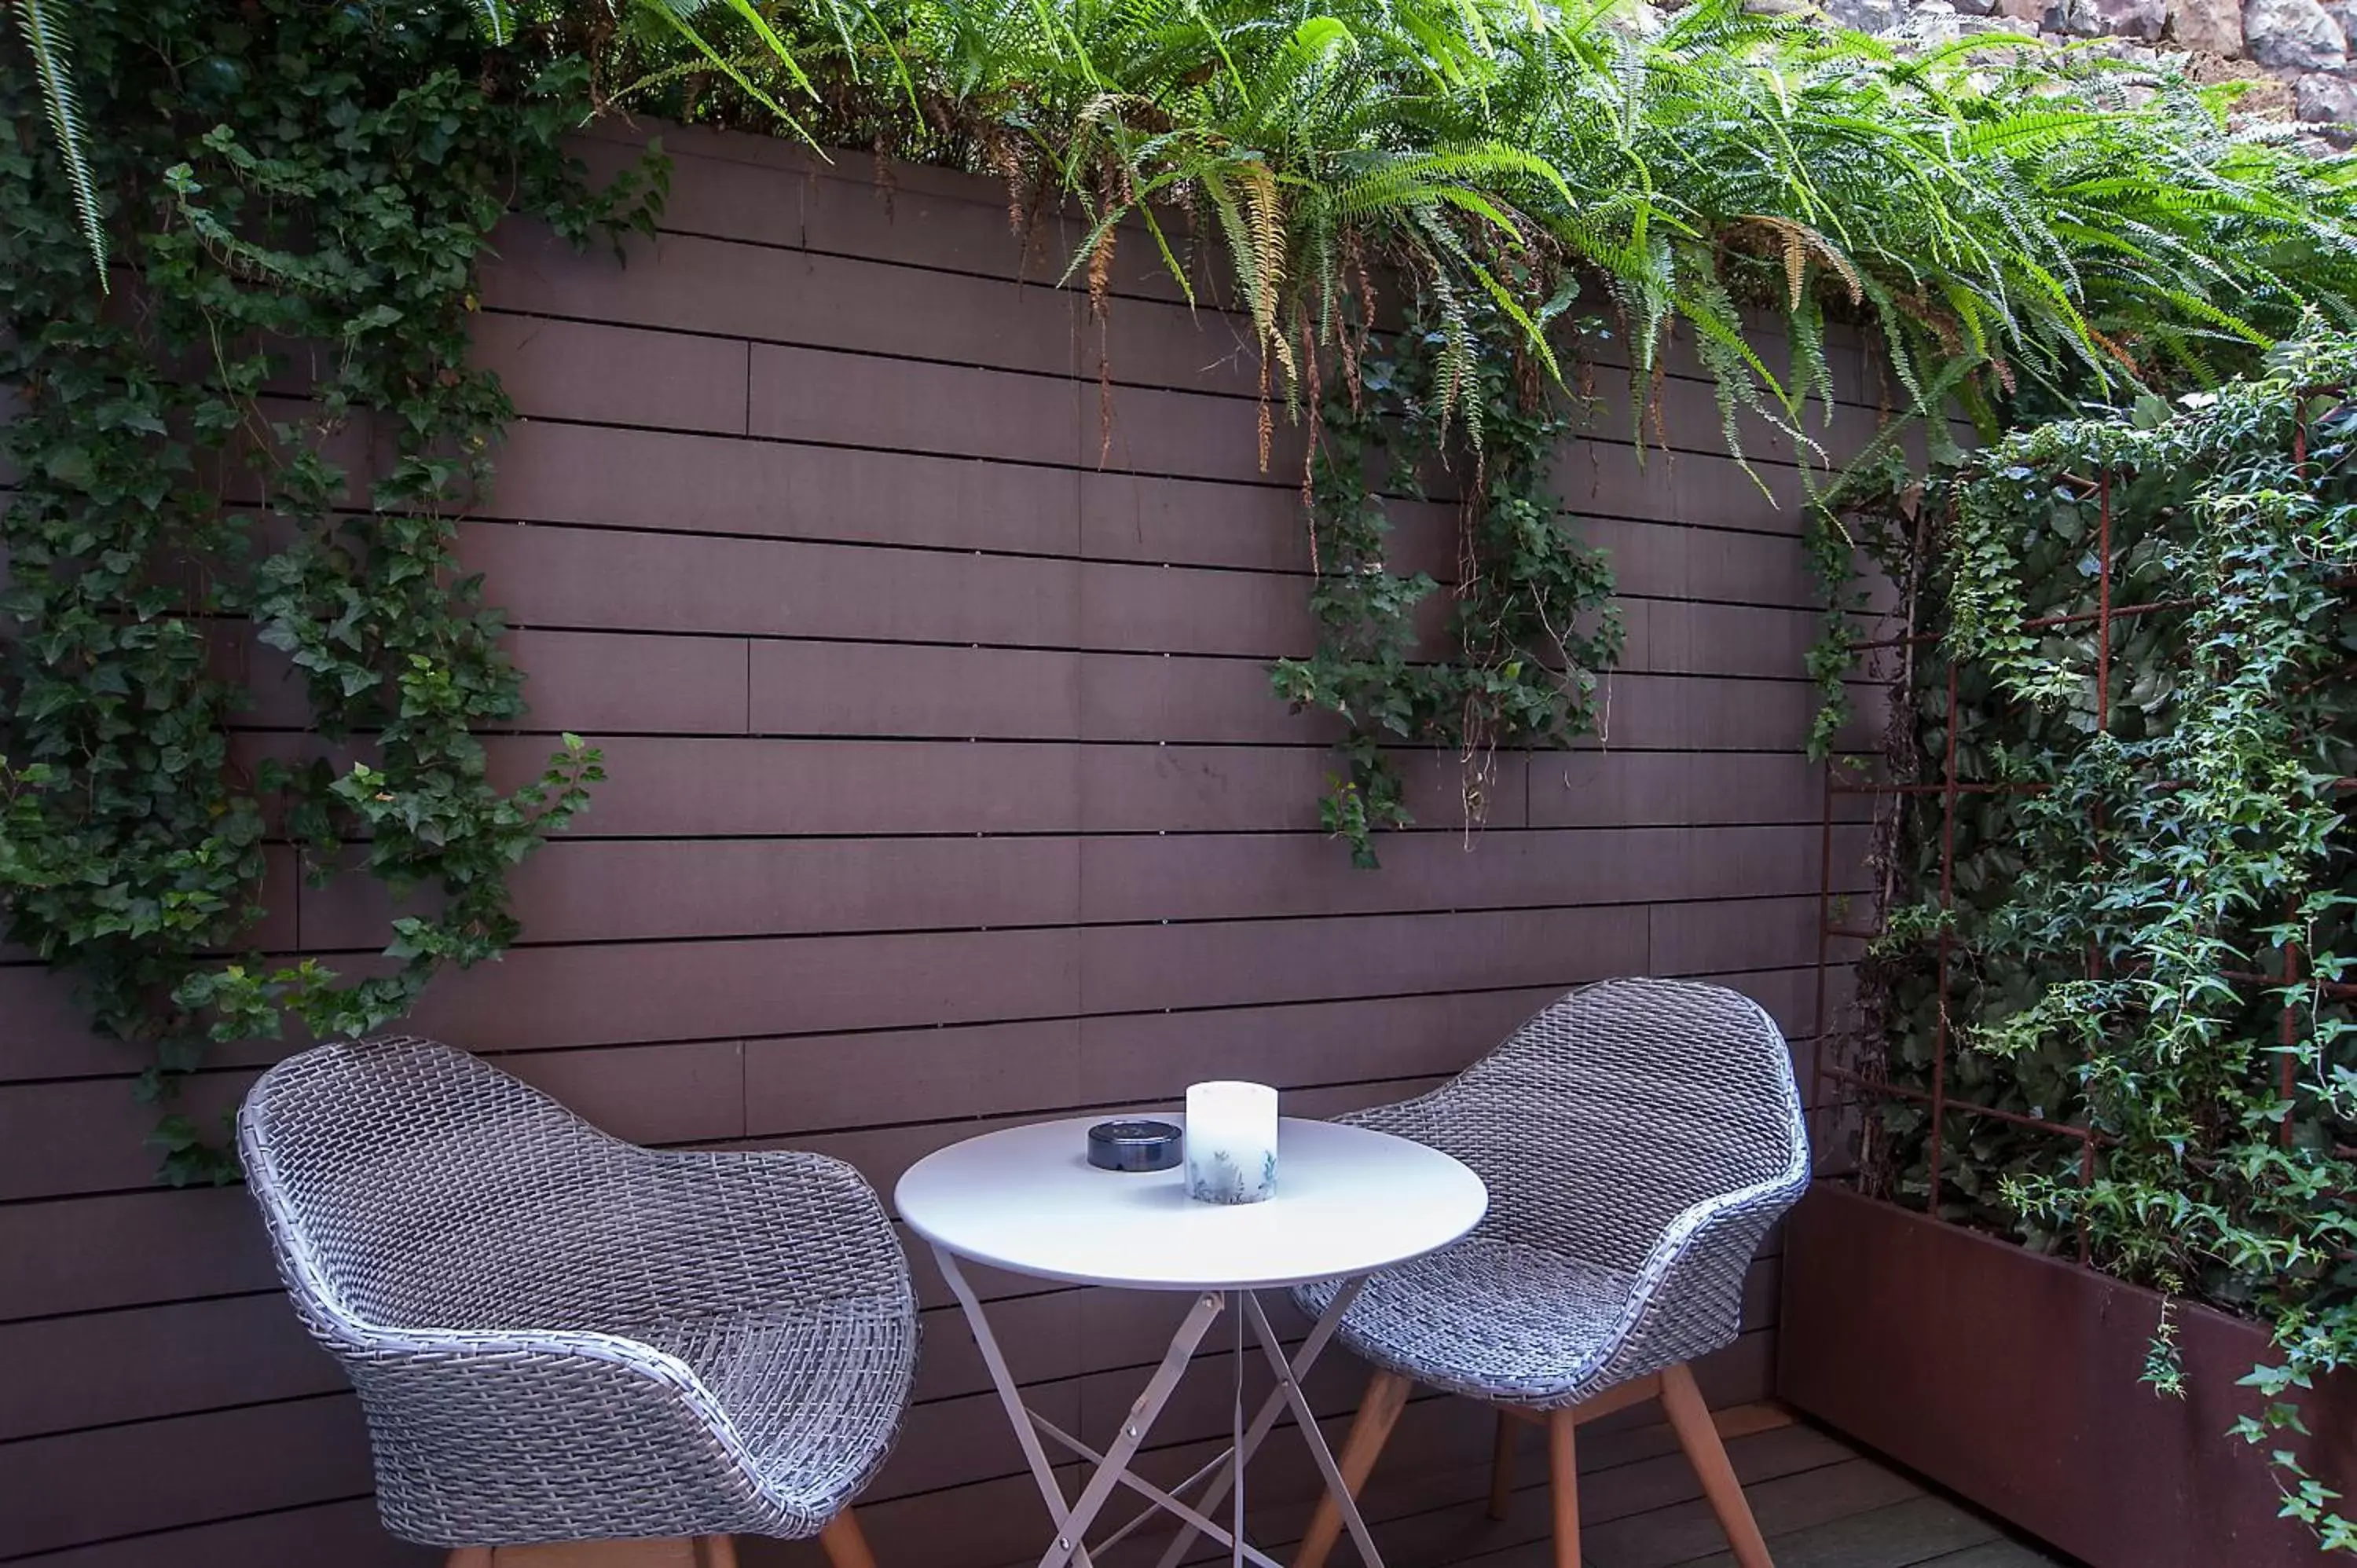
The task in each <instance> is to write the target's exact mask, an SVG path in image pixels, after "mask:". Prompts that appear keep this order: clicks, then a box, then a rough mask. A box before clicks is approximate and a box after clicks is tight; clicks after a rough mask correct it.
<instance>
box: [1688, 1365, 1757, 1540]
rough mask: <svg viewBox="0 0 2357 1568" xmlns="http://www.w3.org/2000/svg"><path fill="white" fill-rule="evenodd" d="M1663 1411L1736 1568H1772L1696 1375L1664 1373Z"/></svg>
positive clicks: (1691, 1373)
mask: <svg viewBox="0 0 2357 1568" xmlns="http://www.w3.org/2000/svg"><path fill="white" fill-rule="evenodd" d="M1662 1408H1663V1410H1665V1411H1667V1412H1669V1417H1670V1425H1671V1426H1672V1427H1674V1428H1675V1429H1676V1431H1677V1434H1678V1444H1679V1446H1681V1447H1683V1448H1684V1450H1685V1451H1686V1458H1687V1459H1688V1460H1689V1461H1691V1462H1692V1463H1693V1465H1694V1467H1695V1474H1696V1475H1698V1476H1700V1477H1702V1490H1703V1496H1705V1497H1706V1498H1709V1499H1710V1511H1711V1512H1713V1513H1715V1514H1717V1516H1718V1527H1719V1528H1720V1529H1721V1530H1725V1531H1727V1545H1728V1546H1729V1547H1730V1548H1732V1549H1733V1550H1734V1552H1735V1561H1736V1563H1738V1565H1739V1568H1774V1564H1773V1563H1770V1561H1769V1557H1768V1543H1767V1542H1766V1541H1763V1540H1761V1539H1760V1521H1759V1520H1755V1519H1753V1518H1752V1517H1751V1505H1750V1504H1749V1502H1747V1501H1745V1500H1744V1497H1743V1486H1742V1483H1741V1482H1739V1481H1738V1480H1737V1479H1736V1478H1735V1466H1732V1465H1730V1464H1728V1463H1727V1445H1726V1444H1724V1443H1721V1442H1720V1441H1719V1438H1718V1428H1717V1426H1715V1425H1713V1424H1712V1423H1711V1419H1710V1407H1709V1406H1708V1405H1706V1404H1705V1403H1703V1402H1702V1391H1701V1390H1699V1389H1697V1388H1695V1380H1694V1373H1693V1372H1691V1371H1689V1370H1688V1369H1686V1368H1685V1367H1684V1366H1683V1365H1680V1366H1675V1367H1671V1368H1668V1369H1665V1370H1663V1373H1662Z"/></svg>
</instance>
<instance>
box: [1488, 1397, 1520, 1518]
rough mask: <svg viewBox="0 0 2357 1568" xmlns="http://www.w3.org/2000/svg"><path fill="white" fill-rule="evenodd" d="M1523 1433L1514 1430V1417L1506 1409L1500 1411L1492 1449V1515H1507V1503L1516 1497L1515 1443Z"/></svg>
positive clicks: (1495, 1516) (1499, 1516)
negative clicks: (1496, 1435) (1495, 1439)
mask: <svg viewBox="0 0 2357 1568" xmlns="http://www.w3.org/2000/svg"><path fill="white" fill-rule="evenodd" d="M1520 1436H1521V1434H1519V1433H1517V1432H1516V1431H1515V1430H1514V1419H1513V1417H1512V1416H1510V1415H1508V1414H1507V1413H1506V1412H1504V1411H1502V1410H1501V1411H1500V1412H1498V1437H1497V1442H1496V1444H1495V1445H1494V1446H1493V1447H1491V1450H1490V1517H1491V1519H1503V1518H1505V1517H1506V1508H1507V1505H1508V1504H1509V1503H1511V1502H1512V1501H1513V1498H1514V1443H1515V1440H1516V1439H1517V1438H1518V1437H1520Z"/></svg>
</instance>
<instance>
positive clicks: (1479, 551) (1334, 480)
mask: <svg viewBox="0 0 2357 1568" xmlns="http://www.w3.org/2000/svg"><path fill="white" fill-rule="evenodd" d="M1472 320H1473V322H1474V324H1475V326H1476V328H1477V341H1478V342H1480V343H1482V344H1485V345H1486V344H1488V343H1490V342H1491V341H1494V340H1495V339H1494V338H1492V337H1490V336H1483V335H1480V329H1483V328H1486V329H1488V331H1489V332H1490V333H1497V332H1498V329H1499V328H1500V326H1501V321H1500V319H1499V316H1498V312H1497V310H1496V307H1494V306H1490V305H1488V304H1487V303H1486V302H1485V303H1483V304H1482V305H1480V306H1475V307H1474V314H1473V316H1472ZM1507 340H1508V341H1510V342H1511V341H1512V339H1511V338H1508V339H1507ZM1454 351H1455V344H1454V342H1453V338H1452V334H1451V332H1450V331H1449V329H1448V327H1447V325H1446V324H1445V323H1436V322H1433V321H1430V320H1428V319H1426V318H1424V317H1422V316H1421V314H1420V313H1413V312H1412V313H1411V315H1410V317H1409V319H1408V321H1407V322H1406V324H1405V328H1404V329H1403V330H1402V331H1400V332H1399V333H1398V334H1397V335H1395V336H1394V337H1392V338H1389V339H1383V338H1377V337H1376V336H1374V335H1372V334H1367V335H1364V336H1363V337H1362V338H1361V339H1360V340H1359V341H1358V342H1357V343H1356V344H1355V345H1354V347H1353V349H1352V352H1351V367H1352V371H1353V373H1352V375H1351V379H1350V380H1348V381H1346V382H1344V383H1341V384H1339V385H1337V386H1336V387H1335V388H1334V389H1333V390H1332V391H1331V392H1329V394H1328V397H1327V399H1326V402H1325V405H1324V408H1323V412H1322V416H1321V418H1320V420H1319V422H1318V444H1317V446H1316V448H1315V449H1314V451H1313V453H1312V455H1311V467H1310V477H1309V484H1308V489H1309V492H1310V496H1311V509H1310V532H1311V545H1312V550H1313V552H1314V554H1315V558H1316V564H1317V570H1318V575H1317V584H1316V586H1315V587H1314V588H1313V589H1312V590H1311V593H1310V607H1311V608H1312V609H1313V610H1314V611H1315V612H1316V614H1317V617H1318V628H1319V632H1320V637H1319V642H1318V650H1317V652H1316V653H1315V654H1313V655H1312V656H1311V657H1309V658H1308V659H1286V660H1278V661H1277V663H1276V664H1275V666H1274V667H1273V668H1272V670H1271V671H1270V677H1271V681H1272V682H1273V684H1274V686H1275V690H1276V693H1277V694H1278V695H1280V696H1282V697H1284V698H1285V699H1286V701H1287V702H1288V703H1291V704H1292V705H1293V706H1294V707H1295V708H1297V709H1299V708H1324V709H1328V710H1329V711H1331V712H1333V713H1335V714H1340V716H1341V718H1342V719H1343V721H1344V722H1345V723H1346V724H1347V725H1348V726H1349V733H1348V735H1347V736H1346V738H1345V739H1344V741H1343V744H1342V755H1343V758H1344V760H1345V762H1346V764H1347V772H1346V773H1345V774H1344V775H1342V776H1340V777H1338V778H1336V779H1333V780H1332V785H1331V789H1330V791H1329V795H1328V798H1327V800H1325V802H1324V804H1323V806H1322V808H1321V816H1322V820H1323V823H1324V826H1325V828H1326V830H1327V832H1330V833H1333V834H1334V835H1336V836H1337V837H1339V838H1341V839H1342V840H1344V841H1345V842H1346V843H1349V845H1350V846H1351V859H1352V861H1353V862H1354V863H1355V864H1357V865H1361V866H1366V867H1372V866H1374V865H1376V864H1377V859H1376V855H1375V851H1374V846H1373V842H1372V835H1373V834H1374V832H1376V831H1377V830H1379V829H1383V828H1390V827H1404V826H1405V825H1406V824H1407V823H1408V822H1409V821H1410V814H1409V812H1408V810H1407V806H1406V802H1405V798H1404V790H1403V787H1402V781H1401V779H1400V776H1399V773H1398V771H1397V769H1396V768H1395V766H1394V759H1393V756H1392V754H1391V752H1390V751H1388V750H1387V749H1386V747H1388V746H1446V747H1448V748H1449V749H1450V750H1453V751H1455V752H1456V753H1457V754H1458V756H1459V757H1460V758H1462V760H1463V765H1464V802H1465V810H1466V817H1467V820H1468V821H1469V822H1480V820H1481V819H1482V816H1483V814H1484V812H1485V811H1486V809H1487V805H1488V801H1487V798H1486V789H1487V783H1488V779H1489V776H1490V771H1491V769H1490V767H1489V763H1490V758H1491V756H1492V754H1493V753H1494V752H1495V751H1496V749H1497V748H1498V747H1500V746H1555V745H1563V744H1566V743H1567V742H1568V741H1570V740H1571V738H1572V737H1573V736H1577V735H1580V734H1584V733H1586V732H1587V731H1588V730H1590V729H1592V728H1593V727H1594V725H1593V714H1592V711H1591V709H1592V703H1591V698H1592V695H1593V693H1594V690H1595V685H1596V675H1595V671H1597V670H1598V669H1599V668H1601V667H1603V666H1605V665H1607V664H1609V662H1610V660H1612V659H1613V658H1614V657H1615V656H1616V655H1617V654H1618V652H1619V651H1620V617H1619V612H1618V611H1617V610H1616V609H1614V608H1613V607H1611V605H1610V602H1609V601H1610V597H1611V592H1612V578H1611V574H1610V571H1609V568H1608V567H1607V566H1606V564H1605V563H1604V560H1603V558H1602V556H1601V555H1600V554H1598V553H1596V552H1594V551H1592V550H1589V549H1587V548H1586V547H1584V546H1583V545H1581V544H1580V542H1578V540H1577V537H1575V536H1574V534H1573V533H1572V532H1571V530H1570V528H1569V526H1568V525H1567V523H1566V520H1565V519H1564V518H1562V517H1561V516H1560V515H1558V511H1557V507H1556V503H1555V496H1554V494H1553V492H1552V490H1551V489H1550V488H1549V486H1548V483H1547V478H1546V472H1547V467H1548V465H1549V463H1550V461H1551V460H1552V459H1553V457H1554V456H1555V451H1556V448H1557V446H1558V445H1559V443H1560V442H1561V440H1562V437H1563V435H1564V433H1565V431H1566V428H1567V427H1568V424H1567V421H1566V419H1565V418H1564V417H1563V416H1562V414H1561V413H1560V412H1559V411H1558V410H1557V409H1556V408H1555V404H1554V401H1553V400H1551V399H1550V398H1549V396H1548V389H1547V387H1546V385H1545V383H1544V381H1542V380H1541V379H1540V378H1539V376H1538V374H1537V373H1536V367H1535V366H1534V365H1533V364H1531V363H1530V362H1529V361H1528V360H1521V359H1518V358H1516V357H1514V356H1512V354H1511V353H1501V352H1499V351H1497V350H1495V349H1487V348H1483V349H1476V350H1475V351H1474V352H1473V353H1472V354H1471V356H1470V361H1469V367H1467V368H1463V369H1460V368H1459V367H1458V364H1457V362H1456V361H1455V360H1454V359H1453V357H1452V356H1453V353H1454ZM1459 375H1463V376H1465V377H1466V379H1465V380H1464V381H1462V382H1460V383H1458V384H1456V385H1454V386H1448V381H1449V379H1450V378H1452V377H1455V376H1459ZM1452 414H1455V415H1458V416H1459V417H1458V418H1457V419H1456V420H1455V422H1454V423H1452ZM1477 422H1478V424H1479V427H1480V428H1481V429H1483V430H1484V431H1485V432H1486V441H1485V444H1484V445H1483V446H1481V447H1480V448H1478V449H1476V448H1473V447H1471V446H1469V444H1468V443H1467V439H1466V437H1467V436H1468V435H1469V431H1470V430H1471V429H1472V428H1474V427H1475V425H1476V424H1477ZM1379 458H1380V462H1379ZM1377 467H1381V468H1382V469H1383V470H1384V471H1385V473H1386V475H1387V480H1388V485H1389V488H1390V489H1391V490H1392V491H1393V492H1394V493H1397V494H1404V495H1407V496H1420V495H1421V494H1422V476H1424V475H1426V474H1428V473H1433V472H1436V471H1442V472H1447V473H1448V474H1450V475H1451V476H1452V477H1453V478H1455V479H1456V480H1457V482H1458V485H1459V486H1460V487H1461V499H1460V500H1459V502H1458V513H1459V538H1458V581H1457V582H1455V583H1454V584H1452V585H1450V587H1449V589H1448V598H1449V600H1450V601H1451V602H1452V605H1453V610H1454V613H1453V616H1452V618H1451V620H1450V623H1449V628H1448V631H1449V635H1448V650H1449V656H1447V657H1435V658H1426V659H1421V660H1420V659H1418V658H1416V656H1415V655H1416V652H1417V646H1416V645H1417V641H1418V638H1417V634H1416V628H1415V612H1416V609H1417V607H1418V606H1420V605H1422V604H1423V603H1424V602H1425V601H1426V599H1428V598H1429V597H1431V596H1433V594H1435V593H1436V592H1437V591H1438V588H1439V585H1438V584H1437V582H1436V581H1435V580H1434V579H1433V577H1432V576H1431V575H1429V574H1426V573H1421V572H1419V573H1417V574H1415V575H1413V576H1402V575H1399V574H1397V573H1394V572H1393V571H1391V570H1390V569H1389V567H1388V566H1387V564H1386V563H1385V559H1384V545H1385V539H1386V536H1387V535H1388V534H1389V532H1390V530H1391V524H1390V520H1389V518H1388V517H1387V516H1386V515H1385V511H1384V501H1383V497H1382V496H1381V495H1380V494H1379V493H1378V492H1377V491H1376V490H1375V489H1373V488H1372V486H1371V485H1370V483H1369V478H1368V476H1369V474H1370V472H1371V471H1372V470H1374V469H1376V468H1377Z"/></svg>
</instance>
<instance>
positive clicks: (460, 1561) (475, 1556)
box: [443, 1546, 491, 1568]
mask: <svg viewBox="0 0 2357 1568" xmlns="http://www.w3.org/2000/svg"><path fill="white" fill-rule="evenodd" d="M443 1568H491V1549H490V1547H488V1546H454V1547H452V1548H451V1549H450V1555H449V1556H448V1557H447V1558H445V1559H444V1560H443Z"/></svg>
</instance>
